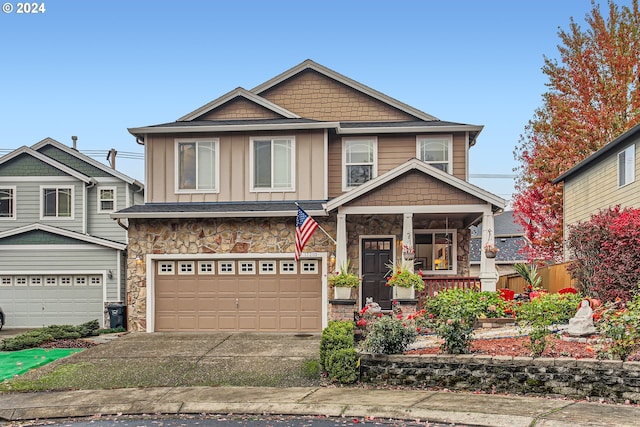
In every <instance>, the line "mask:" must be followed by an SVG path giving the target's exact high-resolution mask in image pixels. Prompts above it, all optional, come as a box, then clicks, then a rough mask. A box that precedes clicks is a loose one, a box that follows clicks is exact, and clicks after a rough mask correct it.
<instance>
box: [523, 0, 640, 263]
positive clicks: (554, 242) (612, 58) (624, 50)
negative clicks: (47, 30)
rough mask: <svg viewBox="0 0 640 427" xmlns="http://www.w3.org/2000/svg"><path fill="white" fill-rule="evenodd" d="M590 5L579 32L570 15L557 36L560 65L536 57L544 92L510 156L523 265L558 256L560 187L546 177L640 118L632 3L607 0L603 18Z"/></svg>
mask: <svg viewBox="0 0 640 427" xmlns="http://www.w3.org/2000/svg"><path fill="white" fill-rule="evenodd" d="M591 5H592V10H591V14H590V15H587V16H586V17H585V22H586V24H587V26H588V29H587V30H585V31H583V30H582V29H581V27H580V26H579V25H578V24H577V23H576V22H575V21H574V19H573V18H571V19H570V26H569V30H568V31H564V30H561V29H560V30H559V31H558V36H559V37H560V40H561V42H562V44H560V45H558V53H559V58H560V61H558V60H557V59H551V58H548V57H546V56H545V57H544V66H543V67H542V72H543V73H544V74H545V75H546V76H548V78H549V81H548V83H547V84H546V85H547V87H548V91H547V92H545V93H544V94H543V95H542V99H543V105H542V106H541V107H540V108H538V109H537V110H536V111H535V113H534V117H533V119H531V120H530V121H529V123H528V124H527V125H526V126H525V130H524V134H523V135H522V136H521V138H520V141H519V145H518V146H517V147H516V149H515V151H514V156H515V158H516V160H517V161H518V162H519V166H518V167H516V168H515V169H514V171H515V172H516V173H517V179H516V191H517V194H516V195H515V198H514V202H513V209H514V211H515V213H516V221H518V222H519V223H520V224H521V225H522V226H523V227H524V229H525V233H526V236H527V238H528V239H529V241H530V243H531V244H530V245H529V246H528V247H527V248H525V251H526V252H527V253H526V255H527V257H528V258H529V260H530V261H532V260H534V259H535V260H559V259H561V258H562V229H563V221H562V214H563V208H562V202H563V195H562V186H561V185H560V184H553V180H554V179H555V178H557V177H558V176H560V175H561V174H562V173H564V172H566V171H567V170H568V169H570V168H571V167H573V166H574V165H575V164H577V163H578V162H580V161H581V160H583V159H585V158H586V157H587V156H589V155H590V154H592V153H593V152H594V151H596V150H597V149H599V148H600V147H602V146H603V145H604V144H606V143H607V142H609V141H611V140H613V139H614V138H616V137H617V136H619V135H620V134H621V133H623V132H624V131H626V130H627V129H629V128H631V127H633V126H634V125H635V124H637V123H638V122H639V121H640V14H639V13H638V0H633V1H632V4H631V5H630V6H623V7H621V8H620V7H618V6H617V5H616V4H614V3H613V2H612V1H609V3H608V6H609V14H608V16H606V19H605V17H603V16H602V14H601V13H600V6H599V5H597V4H596V3H595V1H594V0H592V2H591Z"/></svg>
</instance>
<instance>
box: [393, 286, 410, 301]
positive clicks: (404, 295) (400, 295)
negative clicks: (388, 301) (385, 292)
mask: <svg viewBox="0 0 640 427" xmlns="http://www.w3.org/2000/svg"><path fill="white" fill-rule="evenodd" d="M394 287H395V288H396V298H397V299H413V298H414V294H413V288H405V287H403V286H394Z"/></svg>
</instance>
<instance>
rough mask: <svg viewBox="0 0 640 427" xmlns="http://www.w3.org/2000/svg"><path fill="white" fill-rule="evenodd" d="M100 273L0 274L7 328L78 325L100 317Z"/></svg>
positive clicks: (101, 304)
mask: <svg viewBox="0 0 640 427" xmlns="http://www.w3.org/2000/svg"><path fill="white" fill-rule="evenodd" d="M102 299H103V291H102V276H101V275H45V276H39V275H34V276H27V275H8V276H0V306H1V307H2V309H3V311H4V313H5V317H6V326H7V327H17V328H32V327H42V326H49V325H78V324H80V323H84V322H88V321H90V320H94V319H98V320H99V321H101V319H102V318H103V317H104V314H103V311H104V308H103V303H102Z"/></svg>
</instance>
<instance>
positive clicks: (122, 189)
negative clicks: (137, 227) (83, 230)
mask: <svg viewBox="0 0 640 427" xmlns="http://www.w3.org/2000/svg"><path fill="white" fill-rule="evenodd" d="M111 187H114V188H115V189H116V206H115V211H118V210H121V209H125V208H127V207H129V206H131V200H132V198H133V195H132V194H131V193H130V194H129V196H128V197H127V191H129V185H128V184H127V183H125V182H123V181H121V180H104V179H102V180H99V181H98V184H97V185H96V186H94V187H91V188H90V189H89V190H88V191H87V233H88V234H90V235H92V236H97V237H102V238H104V239H109V240H114V241H116V242H122V243H126V242H127V232H126V230H125V229H124V228H122V227H120V226H119V225H118V224H117V223H116V221H114V220H113V219H112V218H111V217H110V214H111V212H98V194H99V191H100V189H101V188H111ZM127 202H129V204H127Z"/></svg>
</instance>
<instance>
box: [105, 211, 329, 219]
mask: <svg viewBox="0 0 640 427" xmlns="http://www.w3.org/2000/svg"><path fill="white" fill-rule="evenodd" d="M306 212H307V213H308V214H309V215H311V216H316V217H320V216H328V213H327V212H326V211H324V210H306ZM297 213H298V212H297V211H273V212H270V211H259V212H258V211H245V212H237V211H234V212H132V213H126V212H124V213H118V212H116V213H112V214H111V218H113V219H119V218H133V219H163V218H167V219H174V218H271V217H294V218H295V216H296V215H297Z"/></svg>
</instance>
